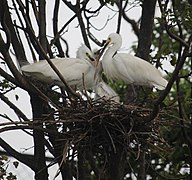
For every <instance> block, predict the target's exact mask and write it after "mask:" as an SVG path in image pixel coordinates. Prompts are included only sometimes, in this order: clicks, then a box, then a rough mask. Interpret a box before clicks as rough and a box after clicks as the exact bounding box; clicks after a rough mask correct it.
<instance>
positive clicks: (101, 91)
mask: <svg viewBox="0 0 192 180" xmlns="http://www.w3.org/2000/svg"><path fill="white" fill-rule="evenodd" d="M93 56H94V59H96V60H99V51H98V49H94V50H93ZM95 63H96V64H95V65H97V70H96V76H97V82H96V87H95V99H103V100H112V101H114V102H116V103H119V102H120V97H119V95H118V94H117V93H116V92H115V91H114V90H113V89H112V88H111V87H110V86H109V85H107V84H106V83H105V82H104V81H103V79H102V77H101V73H102V71H103V68H102V62H101V61H98V62H95Z"/></svg>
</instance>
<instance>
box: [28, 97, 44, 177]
mask: <svg viewBox="0 0 192 180" xmlns="http://www.w3.org/2000/svg"><path fill="white" fill-rule="evenodd" d="M30 97H31V105H32V112H33V121H35V123H34V130H33V139H34V158H35V163H36V169H35V170H34V171H35V179H36V180H46V179H48V172H47V167H46V161H45V146H44V145H45V139H44V132H43V121H42V114H43V103H44V102H43V101H42V100H41V99H40V98H39V97H38V96H37V95H36V94H30ZM41 129H42V130H41Z"/></svg>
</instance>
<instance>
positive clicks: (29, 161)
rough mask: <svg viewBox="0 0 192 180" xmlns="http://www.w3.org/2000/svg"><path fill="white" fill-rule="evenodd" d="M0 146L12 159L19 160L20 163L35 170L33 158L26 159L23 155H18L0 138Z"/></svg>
mask: <svg viewBox="0 0 192 180" xmlns="http://www.w3.org/2000/svg"><path fill="white" fill-rule="evenodd" d="M0 146H1V147H2V148H3V149H4V150H5V151H7V153H8V154H9V155H11V156H12V157H14V158H16V159H17V160H19V161H20V162H22V163H24V164H26V165H27V166H29V167H30V168H31V169H33V170H34V169H35V168H36V167H35V163H34V158H31V157H26V156H25V155H23V154H21V153H18V152H17V151H15V150H14V149H13V148H12V147H11V146H10V145H9V144H7V143H6V142H5V141H4V140H3V139H2V138H0Z"/></svg>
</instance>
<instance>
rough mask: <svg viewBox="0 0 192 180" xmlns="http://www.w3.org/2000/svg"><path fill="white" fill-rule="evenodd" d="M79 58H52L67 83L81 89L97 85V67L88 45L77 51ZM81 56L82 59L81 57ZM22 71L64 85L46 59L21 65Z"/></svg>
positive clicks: (44, 80) (35, 77)
mask: <svg viewBox="0 0 192 180" xmlns="http://www.w3.org/2000/svg"><path fill="white" fill-rule="evenodd" d="M77 56H78V57H79V58H55V59H51V61H52V63H53V64H54V65H55V66H56V68H57V69H58V70H59V72H60V73H61V74H62V76H63V77H64V78H65V80H66V81H67V83H68V84H69V85H70V86H72V87H74V86H76V87H77V88H78V89H79V90H83V89H89V88H94V87H95V82H96V79H95V77H94V75H95V67H94V66H93V64H92V63H90V61H93V60H94V59H93V58H92V57H93V55H92V52H91V51H90V50H89V48H87V47H86V46H81V48H80V49H79V50H78V52H77ZM80 58H81V59H80ZM21 70H22V72H23V73H24V74H25V75H27V76H31V77H32V78H34V79H37V80H40V81H42V82H46V83H50V84H55V85H58V86H64V84H63V82H62V81H61V80H60V78H59V77H58V76H57V74H56V73H55V72H54V70H53V69H52V68H51V67H50V65H49V64H48V62H47V61H46V60H41V61H39V62H36V63H33V64H29V65H25V66H23V67H21Z"/></svg>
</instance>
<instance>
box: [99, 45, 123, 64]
mask: <svg viewBox="0 0 192 180" xmlns="http://www.w3.org/2000/svg"><path fill="white" fill-rule="evenodd" d="M120 47H121V42H115V43H113V45H112V46H110V47H109V48H108V49H107V51H106V52H105V54H104V55H103V61H102V63H103V64H105V63H106V61H111V60H112V58H113V56H114V54H115V53H116V52H117V50H118V49H119V48H120Z"/></svg>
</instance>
